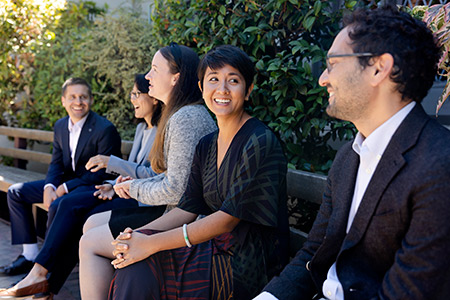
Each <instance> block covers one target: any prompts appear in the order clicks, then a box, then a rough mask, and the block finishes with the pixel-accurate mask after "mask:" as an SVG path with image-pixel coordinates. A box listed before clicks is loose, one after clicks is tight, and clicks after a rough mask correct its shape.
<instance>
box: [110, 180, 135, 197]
mask: <svg viewBox="0 0 450 300" xmlns="http://www.w3.org/2000/svg"><path fill="white" fill-rule="evenodd" d="M131 180H133V178H131V177H130V176H127V177H122V176H119V178H117V182H116V184H115V185H114V191H115V192H116V194H117V195H119V197H121V198H124V199H130V198H132V197H131V196H130V184H131Z"/></svg>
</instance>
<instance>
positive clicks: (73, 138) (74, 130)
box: [44, 114, 89, 193]
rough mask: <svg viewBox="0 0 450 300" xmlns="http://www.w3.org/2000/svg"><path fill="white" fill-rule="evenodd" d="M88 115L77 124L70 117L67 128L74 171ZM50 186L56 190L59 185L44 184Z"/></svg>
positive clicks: (65, 187)
mask: <svg viewBox="0 0 450 300" xmlns="http://www.w3.org/2000/svg"><path fill="white" fill-rule="evenodd" d="M88 115H89V114H87V115H86V116H84V118H83V119H81V120H80V121H78V122H76V123H75V124H74V123H73V122H72V120H71V119H70V118H69V120H68V122H67V129H68V130H69V151H70V157H71V158H72V170H73V171H75V153H76V151H77V145H78V140H79V139H80V135H81V130H82V129H83V126H84V123H86V119H87V117H88ZM64 146H65V145H63V147H64ZM63 184H64V189H65V190H66V193H68V192H69V190H68V189H67V186H66V184H65V183H63ZM48 186H51V187H53V189H54V190H55V191H56V188H57V187H55V186H54V185H53V184H51V183H47V184H46V185H45V186H44V190H45V188H46V187H48Z"/></svg>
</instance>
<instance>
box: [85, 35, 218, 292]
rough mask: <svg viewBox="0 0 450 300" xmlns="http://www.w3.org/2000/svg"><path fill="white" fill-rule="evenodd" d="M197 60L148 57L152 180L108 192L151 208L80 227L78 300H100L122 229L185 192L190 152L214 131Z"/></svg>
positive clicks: (182, 52)
mask: <svg viewBox="0 0 450 300" xmlns="http://www.w3.org/2000/svg"><path fill="white" fill-rule="evenodd" d="M198 63H199V58H198V56H197V54H196V53H195V52H194V51H192V50H191V49H189V48H188V47H185V46H180V45H177V44H175V43H172V44H171V45H170V46H167V47H164V48H161V49H160V50H159V51H158V52H156V54H155V55H154V57H153V60H152V67H151V70H150V72H149V73H148V74H147V75H146V78H147V79H149V82H150V86H149V95H150V96H152V97H154V98H156V99H158V100H160V101H162V102H163V103H164V104H165V108H164V110H163V113H162V116H161V120H160V123H159V125H158V131H157V134H156V138H155V142H154V145H153V148H152V150H151V152H150V162H151V166H152V169H153V170H154V171H155V172H156V173H158V175H156V176H153V177H151V178H147V179H137V180H128V181H124V182H122V183H120V184H116V185H115V186H114V189H115V191H116V193H117V194H118V195H119V196H121V197H122V198H130V197H131V198H134V199H137V200H138V201H140V202H141V203H144V204H148V205H152V206H150V207H139V208H135V209H132V208H130V209H123V210H113V211H112V212H106V213H101V214H98V215H94V216H92V217H91V218H90V219H89V220H88V221H87V223H86V224H85V230H84V231H85V234H84V235H83V237H82V239H81V242H80V286H81V295H82V297H83V298H84V299H89V300H91V299H92V300H94V299H104V298H106V296H107V294H108V287H109V283H110V280H111V278H112V274H113V269H112V267H111V264H110V262H111V259H113V258H114V256H112V251H113V250H114V249H113V246H112V245H111V242H112V241H113V240H114V237H116V236H117V235H118V234H119V233H120V231H123V230H124V229H125V228H126V227H131V228H139V227H141V226H143V225H145V224H147V223H149V222H151V221H153V220H154V219H156V218H157V217H158V215H156V214H155V213H154V211H155V206H161V205H167V206H168V209H171V208H173V207H174V206H175V205H176V204H177V203H178V201H179V200H180V198H181V196H182V195H183V192H184V190H185V189H186V185H187V181H188V177H189V173H190V169H191V164H192V157H193V155H194V150H195V146H196V144H197V143H198V141H199V140H200V138H201V137H203V136H205V135H206V134H209V133H211V132H213V131H214V130H216V128H217V127H216V125H215V123H214V121H213V120H212V118H211V116H210V115H209V113H208V111H207V110H206V108H205V107H204V106H203V105H202V104H203V101H202V98H201V93H200V91H199V89H198V85H197V77H196V70H197V66H198Z"/></svg>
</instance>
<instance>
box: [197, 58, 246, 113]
mask: <svg viewBox="0 0 450 300" xmlns="http://www.w3.org/2000/svg"><path fill="white" fill-rule="evenodd" d="M252 89H253V85H252V86H251V87H250V88H249V91H248V93H247V91H246V89H245V80H244V77H243V76H242V74H241V73H240V72H239V71H238V70H237V69H235V68H233V67H232V66H230V65H225V66H223V67H222V68H220V69H217V70H213V69H210V68H209V67H208V68H207V69H206V72H205V77H204V78H203V91H202V92H203V99H204V100H205V103H206V105H207V106H208V108H209V109H210V110H211V111H212V112H213V113H214V114H215V115H216V116H217V117H218V118H220V117H223V116H238V115H240V114H242V112H243V111H244V101H247V100H248V97H249V96H250V93H251V90H252Z"/></svg>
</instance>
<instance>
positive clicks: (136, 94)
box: [130, 91, 142, 99]
mask: <svg viewBox="0 0 450 300" xmlns="http://www.w3.org/2000/svg"><path fill="white" fill-rule="evenodd" d="M141 94H142V93H141V92H139V91H136V92H131V93H130V98H131V99H137V98H139V96H140V95H141Z"/></svg>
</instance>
